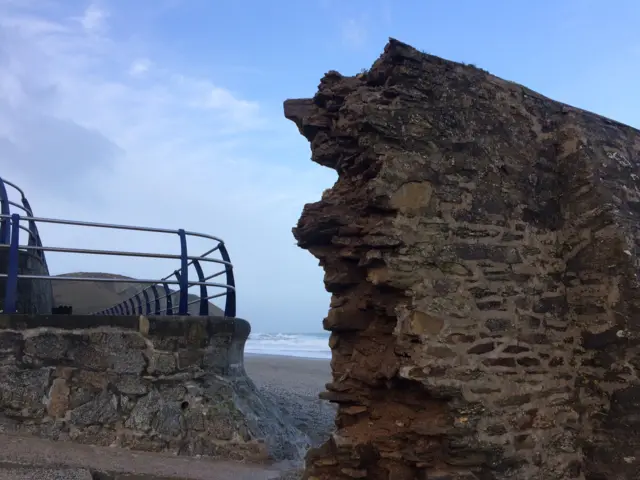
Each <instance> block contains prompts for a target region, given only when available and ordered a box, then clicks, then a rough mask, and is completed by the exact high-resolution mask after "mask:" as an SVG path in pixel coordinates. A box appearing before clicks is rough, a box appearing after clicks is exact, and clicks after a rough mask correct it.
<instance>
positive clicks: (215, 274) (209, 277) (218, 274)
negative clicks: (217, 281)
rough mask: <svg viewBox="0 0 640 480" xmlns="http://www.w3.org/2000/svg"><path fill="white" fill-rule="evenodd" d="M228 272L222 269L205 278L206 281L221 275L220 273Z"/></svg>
mask: <svg viewBox="0 0 640 480" xmlns="http://www.w3.org/2000/svg"><path fill="white" fill-rule="evenodd" d="M224 273H227V271H226V270H222V271H221V272H218V273H214V274H213V275H209V276H208V277H204V278H203V280H204V281H205V282H206V281H207V280H211V279H212V278H216V277H219V276H220V275H222V274H224Z"/></svg>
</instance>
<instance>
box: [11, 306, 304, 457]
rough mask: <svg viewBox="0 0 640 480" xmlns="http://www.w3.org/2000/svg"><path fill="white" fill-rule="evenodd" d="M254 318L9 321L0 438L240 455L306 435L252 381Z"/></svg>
mask: <svg viewBox="0 0 640 480" xmlns="http://www.w3.org/2000/svg"><path fill="white" fill-rule="evenodd" d="M249 333H250V325H249V323H248V322H246V321H245V320H241V319H228V318H222V317H198V318H196V317H144V316H140V317H138V316H119V317H107V316H104V317H99V316H96V317H91V316H62V315H55V316H44V315H43V316H26V315H5V316H2V315H0V432H17V433H21V434H33V435H37V436H40V437H45V438H51V439H61V440H72V441H76V442H80V443H87V444H94V445H105V446H108V445H113V446H121V447H128V448H132V449H139V450H146V451H170V452H173V453H177V454H184V455H208V456H213V457H219V458H230V459H236V460H254V461H255V460H257V459H262V460H267V459H276V460H278V459H283V458H299V455H300V453H301V452H300V451H299V448H304V447H305V446H306V443H305V442H306V438H304V436H303V435H302V434H300V432H298V431H297V430H295V429H293V428H291V427H289V426H287V425H286V423H285V422H284V421H283V420H282V419H281V418H280V416H279V413H278V411H277V409H276V408H275V407H274V406H273V405H271V404H269V403H268V402H266V401H265V400H264V399H262V398H260V397H259V395H258V392H257V391H256V389H255V387H254V386H253V383H252V382H251V381H250V380H249V379H248V378H247V377H246V374H245V372H244V365H243V354H244V344H245V341H246V339H247V338H248V336H249Z"/></svg>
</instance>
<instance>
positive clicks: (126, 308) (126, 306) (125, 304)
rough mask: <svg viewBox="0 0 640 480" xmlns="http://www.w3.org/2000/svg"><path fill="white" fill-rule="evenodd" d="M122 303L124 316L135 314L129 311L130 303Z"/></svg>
mask: <svg viewBox="0 0 640 480" xmlns="http://www.w3.org/2000/svg"><path fill="white" fill-rule="evenodd" d="M122 303H123V304H124V314H125V315H129V314H131V313H133V312H130V311H129V302H122Z"/></svg>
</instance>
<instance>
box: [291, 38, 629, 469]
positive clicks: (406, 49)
mask: <svg viewBox="0 0 640 480" xmlns="http://www.w3.org/2000/svg"><path fill="white" fill-rule="evenodd" d="M285 115H286V116H287V118H289V119H291V120H293V121H294V122H295V123H296V125H297V126H298V128H299V130H300V132H301V133H302V134H303V135H304V136H305V137H306V138H307V139H308V140H309V142H310V144H311V151H312V160H313V161H315V162H317V163H319V164H320V165H324V166H327V167H329V168H333V169H335V170H336V171H337V173H338V180H337V182H336V184H335V185H334V186H333V187H332V188H330V189H328V190H326V191H325V192H324V194H323V196H322V199H321V200H320V201H318V202H316V203H312V204H308V205H306V206H305V208H304V211H303V213H302V216H301V218H300V220H299V222H298V225H297V227H296V228H295V229H294V235H295V237H296V239H297V240H298V244H299V245H300V247H302V248H304V249H307V250H308V251H309V252H310V253H312V254H313V255H314V256H315V257H317V258H318V259H319V260H320V265H321V266H322V267H323V268H324V270H325V285H326V288H327V290H328V291H329V292H331V293H332V300H331V305H330V310H329V313H328V315H327V317H326V318H325V319H324V327H325V328H326V329H327V330H330V331H331V332H332V334H331V339H330V346H331V348H332V370H333V381H332V382H331V383H330V384H328V385H327V391H326V392H324V393H323V394H322V396H323V398H326V399H329V400H331V401H333V402H336V403H337V404H338V406H339V409H338V414H337V419H336V427H337V430H336V433H335V434H334V435H333V437H332V438H331V439H330V440H329V441H328V442H326V443H325V444H324V445H323V446H322V447H320V448H318V449H313V450H311V451H310V452H309V454H308V456H307V466H306V473H305V478H308V479H309V480H339V479H353V478H363V479H364V478H366V479H368V480H412V479H419V480H505V479H514V480H516V479H517V480H523V479H540V480H566V479H582V480H610V479H614V478H615V479H618V480H633V479H637V478H639V477H638V472H639V471H640V377H639V369H640V322H639V320H638V319H639V318H640V317H639V316H638V313H640V282H639V280H638V254H639V253H640V249H639V247H640V227H639V225H640V208H638V207H639V206H640V132H638V131H637V130H634V129H632V128H630V127H628V126H625V125H621V124H619V123H616V122H613V121H611V120H608V119H605V118H602V117H599V116H597V115H594V114H591V113H589V112H584V111H582V110H579V109H576V108H573V107H569V106H567V105H563V104H560V103H558V102H554V101H552V100H550V99H548V98H545V97H543V96H542V95H539V94H537V93H535V92H532V91H531V90H529V89H527V88H525V87H522V86H520V85H517V84H514V83H511V82H507V81H504V80H502V79H499V78H497V77H494V76H492V75H490V74H488V73H487V72H485V71H482V70H480V69H477V68H475V67H472V66H466V65H462V64H458V63H455V62H449V61H446V60H443V59H440V58H437V57H433V56H430V55H426V54H423V53H420V52H418V51H417V50H415V49H413V48H412V47H410V46H408V45H406V44H403V43H401V42H398V41H397V40H391V41H390V42H389V44H388V45H387V46H386V48H385V51H384V53H383V54H382V56H381V57H380V58H379V59H378V60H377V61H376V62H375V63H374V64H373V66H372V68H371V69H370V70H369V71H367V72H364V73H362V74H359V75H357V76H355V77H346V76H342V75H341V74H339V73H338V72H329V73H327V74H326V75H325V76H324V78H323V79H322V80H321V83H320V86H319V88H318V92H317V93H316V95H315V96H314V97H313V98H312V99H300V100H288V101H287V102H285Z"/></svg>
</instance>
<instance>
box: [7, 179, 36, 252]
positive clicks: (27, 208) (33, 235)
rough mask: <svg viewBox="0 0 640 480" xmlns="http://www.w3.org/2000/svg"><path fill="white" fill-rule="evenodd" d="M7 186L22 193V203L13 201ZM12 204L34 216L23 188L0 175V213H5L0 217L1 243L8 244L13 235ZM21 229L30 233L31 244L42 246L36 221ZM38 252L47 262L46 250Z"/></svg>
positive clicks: (21, 226)
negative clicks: (10, 217) (10, 216)
mask: <svg viewBox="0 0 640 480" xmlns="http://www.w3.org/2000/svg"><path fill="white" fill-rule="evenodd" d="M7 187H11V188H13V189H14V190H15V191H16V192H18V193H19V194H20V204H18V203H16V202H13V201H11V199H10V198H9V193H8V192H7ZM12 206H13V207H16V208H18V209H19V210H21V211H22V212H24V213H25V214H27V215H28V216H31V217H33V210H31V205H30V204H29V201H28V200H27V197H26V196H25V194H24V192H23V191H22V189H21V188H20V187H18V186H17V185H16V184H15V183H12V182H10V181H9V180H6V179H4V178H2V177H0V214H1V215H3V217H2V218H1V219H0V245H2V244H5V245H6V244H8V243H9V237H10V235H11V223H10V219H9V218H8V217H9V215H11V213H12V212H11V207H12ZM20 229H22V230H24V231H26V232H27V233H28V234H29V241H28V244H29V245H37V246H42V242H41V240H40V234H39V233H38V227H37V225H36V224H35V222H29V227H28V228H27V227H24V226H23V225H20ZM36 254H37V256H38V257H39V258H40V259H41V261H42V263H44V264H46V259H45V255H44V251H38V252H36Z"/></svg>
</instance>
